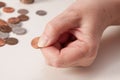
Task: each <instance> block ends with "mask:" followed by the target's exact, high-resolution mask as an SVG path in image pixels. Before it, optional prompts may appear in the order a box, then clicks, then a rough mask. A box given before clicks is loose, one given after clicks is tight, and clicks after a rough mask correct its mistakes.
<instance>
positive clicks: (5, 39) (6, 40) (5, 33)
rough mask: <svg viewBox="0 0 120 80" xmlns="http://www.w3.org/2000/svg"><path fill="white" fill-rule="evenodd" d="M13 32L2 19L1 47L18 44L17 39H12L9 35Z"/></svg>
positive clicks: (0, 31)
mask: <svg viewBox="0 0 120 80" xmlns="http://www.w3.org/2000/svg"><path fill="white" fill-rule="evenodd" d="M10 32H12V28H11V27H9V25H8V23H7V22H6V21H4V20H2V19H0V47H2V46H4V45H5V44H9V45H15V44H17V43H18V40H17V39H16V38H10V37H9V33H10Z"/></svg>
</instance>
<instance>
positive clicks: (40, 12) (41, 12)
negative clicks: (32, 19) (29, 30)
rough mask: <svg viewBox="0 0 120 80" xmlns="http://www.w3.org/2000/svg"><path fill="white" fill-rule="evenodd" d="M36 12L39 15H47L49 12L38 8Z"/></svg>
mask: <svg viewBox="0 0 120 80" xmlns="http://www.w3.org/2000/svg"><path fill="white" fill-rule="evenodd" d="M36 14H37V15H39V16H45V15H46V14H47V12H46V11H44V10H38V11H37V12H36Z"/></svg>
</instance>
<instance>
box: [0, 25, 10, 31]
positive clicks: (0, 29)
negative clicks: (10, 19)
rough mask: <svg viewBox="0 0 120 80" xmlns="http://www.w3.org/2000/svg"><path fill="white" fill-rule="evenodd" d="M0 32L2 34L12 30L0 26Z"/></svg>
mask: <svg viewBox="0 0 120 80" xmlns="http://www.w3.org/2000/svg"><path fill="white" fill-rule="evenodd" d="M0 31H2V32H4V33H9V32H11V31H12V29H11V27H9V26H0Z"/></svg>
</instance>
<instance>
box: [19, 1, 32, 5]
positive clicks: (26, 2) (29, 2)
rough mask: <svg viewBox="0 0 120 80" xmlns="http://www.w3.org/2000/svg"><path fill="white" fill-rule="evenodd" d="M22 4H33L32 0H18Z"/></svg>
mask: <svg viewBox="0 0 120 80" xmlns="http://www.w3.org/2000/svg"><path fill="white" fill-rule="evenodd" d="M20 1H21V2H22V3H24V4H31V3H34V0H20Z"/></svg>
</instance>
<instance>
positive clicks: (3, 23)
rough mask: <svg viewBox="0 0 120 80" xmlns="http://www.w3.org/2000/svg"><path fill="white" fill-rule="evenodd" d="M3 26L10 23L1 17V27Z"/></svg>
mask: <svg viewBox="0 0 120 80" xmlns="http://www.w3.org/2000/svg"><path fill="white" fill-rule="evenodd" d="M1 26H8V24H7V22H6V21H4V20H2V19H0V27H1Z"/></svg>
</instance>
